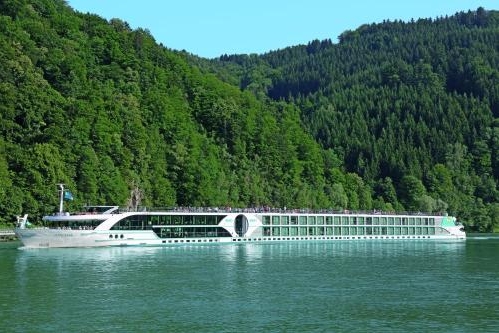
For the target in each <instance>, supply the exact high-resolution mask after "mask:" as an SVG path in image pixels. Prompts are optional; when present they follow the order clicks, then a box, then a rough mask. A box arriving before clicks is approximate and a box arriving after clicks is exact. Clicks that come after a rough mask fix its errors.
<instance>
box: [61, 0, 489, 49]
mask: <svg viewBox="0 0 499 333" xmlns="http://www.w3.org/2000/svg"><path fill="white" fill-rule="evenodd" d="M67 3H68V4H69V5H70V6H71V7H72V8H73V9H75V10H77V11H79V12H83V13H86V12H90V13H94V14H97V15H99V16H102V17H104V18H106V19H111V18H120V19H122V20H124V21H126V22H128V23H129V24H130V26H131V27H132V28H133V29H136V28H139V27H140V28H143V29H148V30H149V31H150V32H151V34H152V35H153V36H154V38H155V39H156V42H158V43H162V44H163V45H164V46H166V47H168V48H171V49H175V50H186V51H188V52H190V53H193V54H195V55H198V56H201V57H205V58H215V57H218V56H220V55H222V54H235V53H238V54H239V53H245V54H249V53H265V52H268V51H272V50H277V49H282V48H285V47H287V46H293V45H298V44H306V43H308V42H309V41H312V40H314V39H321V40H322V39H326V38H330V39H331V40H332V41H333V42H336V41H337V37H338V36H339V35H340V34H341V33H342V32H344V31H345V30H354V29H356V28H357V27H359V26H360V25H362V24H364V23H379V22H382V21H383V20H385V19H386V20H396V19H401V20H403V21H409V20H411V18H414V19H418V18H436V17H440V16H445V15H453V14H455V13H456V12H459V11H468V10H469V9H471V10H475V9H476V8H478V7H480V6H482V7H484V8H485V9H495V10H499V1H497V0H483V1H472V0H417V1H414V0H409V1H403V0H340V1H335V0H239V1H237V0H142V1H131V0H68V1H67Z"/></svg>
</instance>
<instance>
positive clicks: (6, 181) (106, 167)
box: [0, 0, 499, 231]
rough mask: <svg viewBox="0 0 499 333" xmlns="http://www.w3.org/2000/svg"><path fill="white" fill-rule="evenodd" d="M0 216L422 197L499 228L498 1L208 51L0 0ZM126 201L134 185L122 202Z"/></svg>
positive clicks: (348, 205) (95, 19)
mask: <svg viewBox="0 0 499 333" xmlns="http://www.w3.org/2000/svg"><path fill="white" fill-rule="evenodd" d="M0 60H1V61H0V112H1V120H0V223H4V224H5V223H9V222H12V221H14V219H15V216H16V215H19V214H21V213H29V214H30V215H31V216H32V220H35V221H36V219H39V218H40V216H41V215H43V214H46V213H49V212H52V211H54V210H55V209H56V207H57V201H58V198H57V187H56V184H57V183H61V182H62V183H65V184H66V186H67V187H68V188H70V189H71V190H72V192H73V194H74V197H75V200H74V201H72V202H69V203H68V205H69V206H70V207H69V208H70V209H71V208H75V207H78V206H80V205H83V204H86V203H90V204H119V205H124V206H126V205H135V204H137V202H132V201H139V202H138V203H139V204H140V205H146V206H156V207H158V206H163V207H164V206H221V207H225V206H231V207H241V206H274V207H283V206H286V207H310V208H331V209H350V210H373V209H376V210H386V211H406V210H408V211H430V212H438V213H443V212H447V213H449V214H453V215H456V216H458V218H459V219H460V220H461V221H463V222H464V223H465V224H466V226H467V227H468V228H469V230H480V231H490V230H493V229H494V228H497V227H499V190H498V179H499V120H498V117H499V12H495V11H487V10H485V9H483V8H478V9H477V10H476V11H468V12H461V13H457V14H455V15H453V16H449V17H445V18H443V17H442V18H438V19H420V20H417V21H412V22H400V21H396V22H383V23H379V24H370V25H364V26H361V27H359V28H358V29H356V30H354V31H346V32H344V33H343V34H342V35H341V36H339V42H338V43H333V42H332V41H331V40H324V41H311V42H310V43H309V44H308V45H299V46H290V47H289V48H286V49H283V50H278V51H273V52H269V53H266V54H262V55H254V54H252V55H223V56H221V57H220V58H219V59H203V58H200V57H197V56H195V55H192V54H188V53H186V52H178V51H174V50H170V49H168V48H167V47H166V46H164V45H162V44H159V43H157V42H156V41H155V40H154V37H153V36H152V35H151V34H150V33H149V32H148V31H147V30H146V29H136V30H132V29H131V28H130V27H129V25H128V24H127V23H126V22H124V21H122V20H120V19H112V20H110V21H108V20H105V19H103V18H101V17H99V16H97V15H93V14H83V13H79V12H75V11H74V10H73V9H71V8H70V7H69V6H68V5H67V4H66V3H65V1H63V0H32V1H28V0H0ZM132 199H133V200H132Z"/></svg>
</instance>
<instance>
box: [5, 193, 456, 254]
mask: <svg viewBox="0 0 499 333" xmlns="http://www.w3.org/2000/svg"><path fill="white" fill-rule="evenodd" d="M61 192H62V189H61ZM43 221H44V226H43V227H32V226H31V225H29V222H28V216H27V215H24V216H23V217H18V222H17V226H16V229H15V233H16V235H17V237H18V238H19V239H20V240H21V242H22V243H23V244H24V246H25V247H28V248H48V247H99V246H177V245H186V244H191V245H193V244H210V243H241V242H290V241H291V242H311V241H325V242H327V241H345V240H349V241H359V240H443V239H444V240H445V239H453V240H456V239H465V238H466V234H465V232H464V228H463V226H462V225H461V224H460V223H459V222H457V220H456V218H455V217H453V216H447V215H431V214H387V213H381V212H370V213H366V212H355V213H354V212H332V211H326V210H324V211H313V210H286V209H270V208H259V209H255V208H252V209H217V208H189V209H187V208H185V209H181V208H176V209H164V210H147V209H145V208H143V209H138V210H134V211H130V210H129V209H121V208H120V207H118V206H88V207H85V209H84V210H83V211H82V212H77V213H68V212H64V211H63V198H62V195H61V203H60V210H59V212H58V213H55V214H53V215H49V216H45V217H43Z"/></svg>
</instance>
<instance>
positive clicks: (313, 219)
mask: <svg viewBox="0 0 499 333" xmlns="http://www.w3.org/2000/svg"><path fill="white" fill-rule="evenodd" d="M308 224H309V225H315V216H309V217H308Z"/></svg>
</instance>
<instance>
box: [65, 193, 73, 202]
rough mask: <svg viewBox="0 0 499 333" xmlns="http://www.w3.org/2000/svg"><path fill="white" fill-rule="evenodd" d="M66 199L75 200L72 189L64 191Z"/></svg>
mask: <svg viewBox="0 0 499 333" xmlns="http://www.w3.org/2000/svg"><path fill="white" fill-rule="evenodd" d="M64 200H73V194H72V193H71V192H70V191H64Z"/></svg>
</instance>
